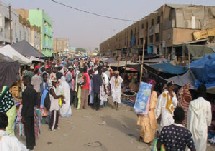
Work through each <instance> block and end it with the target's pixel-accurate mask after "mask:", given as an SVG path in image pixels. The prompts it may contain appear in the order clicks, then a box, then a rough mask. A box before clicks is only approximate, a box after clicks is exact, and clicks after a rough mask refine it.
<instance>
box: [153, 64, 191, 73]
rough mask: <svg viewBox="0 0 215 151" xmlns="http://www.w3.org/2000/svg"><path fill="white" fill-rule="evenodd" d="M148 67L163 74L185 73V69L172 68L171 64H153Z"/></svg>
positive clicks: (179, 67) (181, 67) (180, 67)
mask: <svg viewBox="0 0 215 151" xmlns="http://www.w3.org/2000/svg"><path fill="white" fill-rule="evenodd" d="M149 66H150V67H152V68H153V69H155V70H157V71H160V72H163V73H169V74H183V73H185V72H186V71H187V68H186V67H183V66H174V65H172V64H171V63H159V64H153V65H149Z"/></svg>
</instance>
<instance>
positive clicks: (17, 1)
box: [2, 0, 215, 50]
mask: <svg viewBox="0 0 215 151" xmlns="http://www.w3.org/2000/svg"><path fill="white" fill-rule="evenodd" d="M2 1H3V2H5V3H10V4H11V5H12V7H14V8H42V9H44V10H45V11H46V12H47V13H48V14H49V16H51V18H52V20H53V24H54V26H53V27H54V37H67V38H69V39H70V45H71V46H72V47H83V48H86V49H91V50H92V49H94V48H96V47H99V44H100V43H101V42H102V41H104V40H106V39H107V38H109V37H111V36H112V35H114V34H115V33H117V32H119V31H120V30H122V29H123V28H125V27H127V26H129V25H130V24H132V22H123V21H117V20H111V19H106V18H100V17H96V16H92V15H89V14H84V13H82V12H78V11H75V10H73V9H69V8H66V7H63V6H60V5H58V4H55V3H53V2H51V0H2ZM56 1H59V2H63V3H65V4H68V5H70V6H73V7H77V8H80V9H84V10H88V11H91V12H95V13H99V14H102V15H107V16H112V17H118V18H126V19H130V20H139V19H141V18H143V17H144V16H146V15H148V14H149V13H150V12H153V11H154V10H156V9H157V8H159V7H160V6H161V5H163V4H164V3H177V4H182V3H189V4H191V3H193V4H202V5H214V6H215V0H56Z"/></svg>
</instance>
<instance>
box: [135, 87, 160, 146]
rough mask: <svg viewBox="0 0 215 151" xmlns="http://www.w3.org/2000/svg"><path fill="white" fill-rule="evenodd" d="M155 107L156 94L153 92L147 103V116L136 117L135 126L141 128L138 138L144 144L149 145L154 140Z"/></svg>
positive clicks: (155, 128) (155, 127) (155, 124)
mask: <svg viewBox="0 0 215 151" xmlns="http://www.w3.org/2000/svg"><path fill="white" fill-rule="evenodd" d="M156 106H157V92H156V91H153V92H152V94H151V98H150V102H149V112H148V114H147V115H140V116H139V117H138V121H137V125H139V126H141V130H140V136H141V137H142V138H143V140H144V142H145V143H150V142H152V141H153V140H154V137H155V133H156V130H157V119H156V116H155V109H156Z"/></svg>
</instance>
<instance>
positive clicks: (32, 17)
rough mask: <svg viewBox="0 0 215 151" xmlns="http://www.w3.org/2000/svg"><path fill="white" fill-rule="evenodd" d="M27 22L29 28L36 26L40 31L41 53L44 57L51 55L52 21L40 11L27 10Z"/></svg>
mask: <svg viewBox="0 0 215 151" xmlns="http://www.w3.org/2000/svg"><path fill="white" fill-rule="evenodd" d="M29 21H30V23H31V26H38V27H40V29H41V52H42V53H43V55H44V56H46V57H51V56H52V55H53V29H52V20H51V18H50V17H49V16H48V15H47V14H46V13H45V11H44V10H41V9H30V10H29Z"/></svg>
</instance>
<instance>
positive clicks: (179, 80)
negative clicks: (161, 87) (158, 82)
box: [166, 70, 195, 89]
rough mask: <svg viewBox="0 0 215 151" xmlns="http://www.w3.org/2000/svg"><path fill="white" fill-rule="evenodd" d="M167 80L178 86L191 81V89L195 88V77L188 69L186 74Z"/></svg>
mask: <svg viewBox="0 0 215 151" xmlns="http://www.w3.org/2000/svg"><path fill="white" fill-rule="evenodd" d="M166 81H168V82H170V81H173V83H174V84H176V85H178V86H184V85H185V84H187V83H190V85H191V89H195V77H194V75H193V73H192V72H191V71H190V70H188V71H187V72H186V73H185V74H183V75H181V76H180V75H177V76H175V77H172V78H170V79H166Z"/></svg>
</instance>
